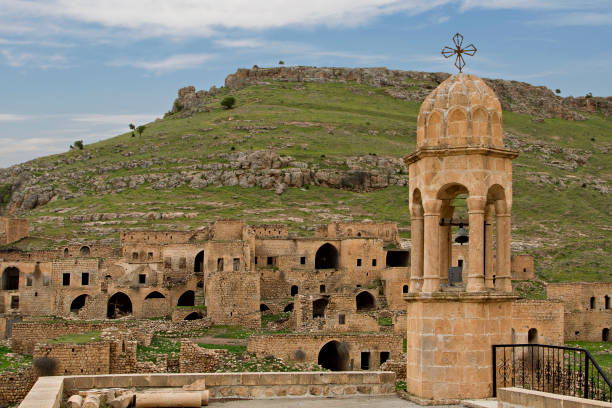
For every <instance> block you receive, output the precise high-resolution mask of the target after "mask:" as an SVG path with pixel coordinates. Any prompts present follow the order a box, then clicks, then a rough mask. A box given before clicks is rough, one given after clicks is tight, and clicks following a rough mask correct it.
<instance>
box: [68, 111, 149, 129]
mask: <svg viewBox="0 0 612 408" xmlns="http://www.w3.org/2000/svg"><path fill="white" fill-rule="evenodd" d="M157 117H158V115H155V114H148V113H137V114H128V115H103V114H97V113H94V114H83V115H74V116H72V117H71V118H70V120H72V121H73V122H85V123H88V124H91V125H125V127H126V128H127V125H128V124H129V123H149V122H152V121H154V120H155V119H156V118H157Z"/></svg>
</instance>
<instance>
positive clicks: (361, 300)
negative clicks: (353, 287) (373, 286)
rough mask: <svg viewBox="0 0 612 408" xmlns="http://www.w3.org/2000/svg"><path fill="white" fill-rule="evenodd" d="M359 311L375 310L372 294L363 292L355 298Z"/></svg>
mask: <svg viewBox="0 0 612 408" xmlns="http://www.w3.org/2000/svg"><path fill="white" fill-rule="evenodd" d="M355 301H356V302H357V311H358V312H361V311H366V310H373V309H374V308H375V302H374V296H372V294H371V293H370V292H365V291H364V292H361V293H360V294H358V295H357V297H356V298H355Z"/></svg>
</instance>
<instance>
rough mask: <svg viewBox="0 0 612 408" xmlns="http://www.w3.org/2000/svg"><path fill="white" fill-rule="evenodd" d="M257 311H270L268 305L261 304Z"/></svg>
mask: <svg viewBox="0 0 612 408" xmlns="http://www.w3.org/2000/svg"><path fill="white" fill-rule="evenodd" d="M259 311H260V312H268V311H270V308H269V307H268V305H266V304H264V303H262V304H261V305H259Z"/></svg>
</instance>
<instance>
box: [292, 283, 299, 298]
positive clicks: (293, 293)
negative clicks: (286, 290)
mask: <svg viewBox="0 0 612 408" xmlns="http://www.w3.org/2000/svg"><path fill="white" fill-rule="evenodd" d="M297 294H298V287H297V285H293V286H291V296H295V295H297Z"/></svg>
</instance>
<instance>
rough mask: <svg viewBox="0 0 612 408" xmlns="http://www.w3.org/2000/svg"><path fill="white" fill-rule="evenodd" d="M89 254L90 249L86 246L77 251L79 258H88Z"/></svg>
mask: <svg viewBox="0 0 612 408" xmlns="http://www.w3.org/2000/svg"><path fill="white" fill-rule="evenodd" d="M89 254H91V249H90V248H89V247H88V246H82V247H81V249H80V250H79V255H81V256H89Z"/></svg>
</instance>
